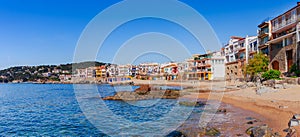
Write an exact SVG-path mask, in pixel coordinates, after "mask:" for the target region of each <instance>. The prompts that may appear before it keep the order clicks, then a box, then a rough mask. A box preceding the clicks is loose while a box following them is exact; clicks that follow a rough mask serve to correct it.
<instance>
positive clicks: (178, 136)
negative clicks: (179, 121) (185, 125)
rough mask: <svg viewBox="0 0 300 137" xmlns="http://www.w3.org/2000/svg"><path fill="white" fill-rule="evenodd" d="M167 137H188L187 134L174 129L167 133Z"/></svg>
mask: <svg viewBox="0 0 300 137" xmlns="http://www.w3.org/2000/svg"><path fill="white" fill-rule="evenodd" d="M165 137H186V136H185V135H184V134H183V133H182V132H180V131H173V132H171V133H169V134H168V135H166V136H165Z"/></svg>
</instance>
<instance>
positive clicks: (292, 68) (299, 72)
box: [290, 64, 300, 77]
mask: <svg viewBox="0 0 300 137" xmlns="http://www.w3.org/2000/svg"><path fill="white" fill-rule="evenodd" d="M290 73H295V75H296V76H298V77H299V76H300V70H299V69H298V66H297V65H296V64H294V65H293V66H292V67H291V69H290Z"/></svg>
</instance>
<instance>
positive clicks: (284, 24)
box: [272, 16, 300, 33]
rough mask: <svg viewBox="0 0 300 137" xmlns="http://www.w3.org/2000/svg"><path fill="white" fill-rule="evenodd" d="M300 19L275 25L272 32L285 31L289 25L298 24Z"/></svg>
mask: <svg viewBox="0 0 300 137" xmlns="http://www.w3.org/2000/svg"><path fill="white" fill-rule="evenodd" d="M299 17H300V16H299ZM299 17H296V18H295V19H288V20H286V21H283V22H280V23H275V25H274V26H273V29H272V32H273V33H274V32H276V31H278V30H280V29H283V28H285V27H287V26H289V25H292V24H294V23H296V22H297V21H298V20H299V19H300V18H299Z"/></svg>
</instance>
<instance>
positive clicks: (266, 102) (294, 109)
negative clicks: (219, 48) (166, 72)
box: [134, 81, 300, 136]
mask: <svg viewBox="0 0 300 137" xmlns="http://www.w3.org/2000/svg"><path fill="white" fill-rule="evenodd" d="M134 82H135V83H137V84H147V83H148V84H166V85H173V86H174V85H177V86H192V87H195V88H200V89H201V88H204V89H205V88H208V89H209V88H213V89H214V88H219V89H222V88H223V86H225V85H227V86H228V85H229V83H225V82H213V83H212V82H196V83H195V82H165V81H164V82H161V81H134ZM299 89H300V86H299V85H290V86H289V88H287V89H280V90H277V91H276V92H270V93H265V94H262V95H257V94H256V92H255V88H246V89H237V90H232V91H230V90H225V92H224V90H223V91H222V90H219V91H214V92H209V93H200V94H199V93H191V94H190V95H186V96H185V98H199V99H208V98H209V99H210V100H220V101H221V102H223V103H225V104H230V105H232V106H233V107H237V108H240V109H241V110H240V111H241V112H239V111H236V109H234V110H235V111H236V113H245V112H244V111H251V113H255V114H250V113H249V115H250V116H251V115H256V114H257V115H256V117H258V119H260V120H262V123H264V124H267V125H268V126H269V127H271V128H272V129H273V131H274V132H278V133H279V134H280V135H282V136H285V135H286V134H287V133H286V132H285V131H284V130H285V129H287V128H288V122H289V120H290V119H291V118H292V116H293V115H294V114H300V92H299ZM242 111H243V112H242ZM236 119H241V118H236ZM224 124H226V123H224ZM234 124H236V125H239V124H241V123H239V120H236V122H235V123H234ZM223 126H224V125H223ZM296 130H297V131H300V128H299V127H296ZM224 132H226V131H224ZM228 132H230V131H228ZM297 135H298V136H300V133H299V132H298V133H297Z"/></svg>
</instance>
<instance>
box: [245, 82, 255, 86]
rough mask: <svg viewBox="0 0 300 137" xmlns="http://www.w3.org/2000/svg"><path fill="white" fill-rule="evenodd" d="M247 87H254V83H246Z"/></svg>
mask: <svg viewBox="0 0 300 137" xmlns="http://www.w3.org/2000/svg"><path fill="white" fill-rule="evenodd" d="M247 86H248V87H256V85H255V83H253V82H248V83H247Z"/></svg>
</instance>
